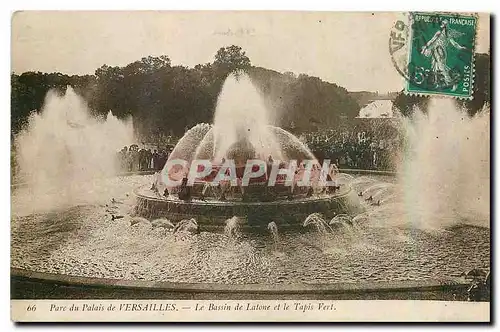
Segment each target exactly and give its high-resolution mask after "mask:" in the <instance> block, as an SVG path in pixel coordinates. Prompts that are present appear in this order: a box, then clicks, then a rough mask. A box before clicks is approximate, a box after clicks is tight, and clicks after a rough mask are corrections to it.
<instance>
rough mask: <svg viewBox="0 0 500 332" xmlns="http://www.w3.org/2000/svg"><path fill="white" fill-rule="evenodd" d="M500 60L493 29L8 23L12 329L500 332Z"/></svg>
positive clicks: (325, 19) (432, 23)
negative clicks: (498, 239) (368, 326)
mask: <svg viewBox="0 0 500 332" xmlns="http://www.w3.org/2000/svg"><path fill="white" fill-rule="evenodd" d="M490 53H491V46H490V14H488V13H465V12H314V11H309V12H306V11H17V12H15V13H13V14H12V35H11V72H10V74H11V75H10V85H11V95H10V97H11V100H10V102H11V105H10V106H11V109H10V118H11V123H10V125H11V133H10V152H11V155H10V165H11V168H10V182H11V186H10V194H11V216H10V291H11V308H12V312H11V319H12V320H14V321H129V320H130V321H214V320H217V321H245V320H246V321H249V320H252V321H362V320H375V321H377V320H379V321H380V320H385V321H393V320H399V321H426V320H428V319H430V320H433V321H461V320H466V321H489V320H490V316H489V315H490V304H489V303H490V290H491V286H490V280H491V278H490V270H491V228H490V218H491V213H490V209H491V205H490V181H491V175H490V169H491V168H490V167H491V160H490V155H491V152H490V127H491V122H490V105H491V91H490V86H491V84H490V80H491V70H492V69H491V58H490ZM380 300H383V302H379V301H380ZM374 301H378V302H374ZM384 303H386V304H384ZM419 304H422V310H420V309H419V310H414V309H412V308H414V306H415V305H419ZM424 304H425V306H424ZM389 308H393V309H391V310H392V311H391V310H389ZM398 312H399V313H400V316H397V315H398ZM426 315H429V316H426ZM395 317H396V318H395ZM430 317H433V318H430Z"/></svg>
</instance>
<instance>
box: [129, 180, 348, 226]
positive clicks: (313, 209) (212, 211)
mask: <svg viewBox="0 0 500 332" xmlns="http://www.w3.org/2000/svg"><path fill="white" fill-rule="evenodd" d="M351 192H352V190H351V187H350V186H342V187H341V188H340V190H338V191H336V192H335V193H332V194H323V195H321V196H314V197H301V198H298V197H294V198H292V199H290V200H278V201H271V202H242V201H219V200H206V201H202V200H192V201H182V200H179V199H176V198H160V197H158V196H156V195H155V194H154V193H153V192H152V191H151V190H149V189H148V186H142V187H139V188H137V189H135V190H134V194H135V196H136V198H137V204H136V211H135V212H136V214H137V215H138V216H141V217H144V218H148V219H154V218H168V219H169V220H171V221H174V222H178V221H180V220H182V219H190V218H195V219H196V221H197V222H198V225H200V227H201V230H211V229H218V228H223V227H225V225H226V221H227V219H229V218H232V217H234V216H237V217H238V218H240V219H241V220H242V222H243V224H242V225H241V226H242V227H243V228H264V229H265V228H267V225H268V223H269V222H271V221H274V222H275V223H276V224H277V225H278V227H279V228H280V229H282V228H291V227H302V223H303V222H304V220H305V219H306V218H307V216H308V215H310V214H311V213H322V214H323V215H324V216H325V217H327V218H332V217H334V216H335V215H336V214H341V213H347V212H349V211H352V209H354V208H355V207H354V206H352V204H350V199H349V195H350V193H351Z"/></svg>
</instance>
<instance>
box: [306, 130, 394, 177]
mask: <svg viewBox="0 0 500 332" xmlns="http://www.w3.org/2000/svg"><path fill="white" fill-rule="evenodd" d="M302 139H303V141H304V142H305V143H306V145H307V146H308V147H309V148H310V149H311V151H312V152H313V153H314V154H315V155H316V157H318V158H320V159H330V160H332V161H334V162H335V163H336V164H337V165H339V166H340V167H341V168H356V169H371V170H393V168H394V161H393V157H394V156H395V155H396V154H397V152H398V150H399V149H400V146H399V145H400V140H399V139H398V138H397V137H396V138H386V137H384V138H378V137H377V136H376V135H373V134H372V133H369V132H365V131H361V132H355V131H352V132H344V133H338V132H336V131H333V130H332V131H323V132H314V133H308V134H306V135H304V136H303V137H302Z"/></svg>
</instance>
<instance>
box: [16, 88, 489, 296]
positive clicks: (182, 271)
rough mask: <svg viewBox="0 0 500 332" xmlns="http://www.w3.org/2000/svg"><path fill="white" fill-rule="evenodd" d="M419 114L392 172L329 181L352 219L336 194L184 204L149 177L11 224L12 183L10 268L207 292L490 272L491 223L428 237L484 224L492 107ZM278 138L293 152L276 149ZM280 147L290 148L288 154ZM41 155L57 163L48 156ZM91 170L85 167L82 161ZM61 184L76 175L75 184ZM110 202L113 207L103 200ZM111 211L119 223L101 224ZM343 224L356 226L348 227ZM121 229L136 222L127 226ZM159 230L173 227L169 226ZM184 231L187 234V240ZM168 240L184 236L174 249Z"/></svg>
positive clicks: (109, 183) (187, 140) (191, 150)
mask: <svg viewBox="0 0 500 332" xmlns="http://www.w3.org/2000/svg"><path fill="white" fill-rule="evenodd" d="M230 79H232V78H230ZM233 83H234V82H233ZM247 83H248V82H247ZM245 84H246V83H245ZM233 88H234V87H233ZM249 95H252V94H251V93H250V94H249ZM242 103H245V100H243V101H242ZM218 107H222V106H221V105H219V106H218ZM430 107H431V108H430V110H429V113H428V115H424V114H420V113H418V114H417V115H416V116H415V119H414V121H404V123H403V126H402V129H403V130H404V132H405V133H408V135H407V137H408V144H407V147H408V148H407V150H406V151H405V153H404V154H403V155H402V158H401V160H402V162H401V167H400V172H399V174H400V175H398V176H397V178H393V179H390V180H388V179H387V177H377V176H374V177H373V178H371V177H368V176H356V175H341V176H339V179H338V180H339V181H340V180H341V181H340V182H341V183H342V184H345V185H346V186H348V185H349V186H352V187H353V188H354V189H355V192H353V194H354V196H355V197H354V199H355V200H357V201H356V203H357V204H360V203H361V205H363V206H364V207H365V209H366V211H364V212H363V213H362V214H358V215H355V213H354V212H352V213H351V211H352V210H351V209H348V211H349V212H346V209H345V204H344V203H346V202H347V203H351V202H354V201H355V200H353V199H351V198H349V199H346V200H345V201H344V199H345V197H344V196H342V195H344V193H342V191H341V192H340V196H328V195H325V196H318V197H314V196H313V197H297V196H293V197H291V199H288V198H287V199H276V200H274V201H265V202H261V201H257V202H241V201H231V200H229V198H230V197H229V198H228V200H226V201H219V200H217V199H214V198H213V197H208V198H207V200H206V201H200V200H197V199H196V198H194V199H193V200H191V201H189V202H184V201H181V200H179V199H173V198H169V197H167V198H165V197H158V196H156V195H155V194H153V193H151V192H149V191H148V190H149V188H150V187H151V186H150V181H152V176H131V177H127V178H126V179H123V178H116V179H107V178H106V179H102V180H99V181H96V182H95V183H96V187H97V188H93V190H95V191H96V192H102V193H106V194H107V195H106V200H105V202H107V203H108V204H106V205H104V204H90V205H86V206H72V207H71V209H66V210H62V211H50V213H46V214H40V213H33V214H31V215H29V216H21V217H20V216H19V213H17V212H19V210H20V206H22V204H24V203H25V202H26V201H29V199H26V197H27V196H26V193H24V192H22V191H21V189H15V190H14V191H13V203H12V206H13V212H14V213H13V217H12V220H11V225H12V226H11V229H12V231H11V232H12V250H11V251H12V256H11V257H12V263H11V264H12V266H13V267H14V268H19V269H26V270H34V271H41V272H50V273H59V274H60V273H63V274H70V275H72V274H73V275H79V276H87V277H101V278H103V277H104V278H112V279H123V278H125V279H135V280H138V279H145V280H148V281H169V282H181V283H186V282H188V283H191V282H192V283H209V286H207V287H212V283H226V284H233V285H237V284H246V283H253V284H260V285H262V284H264V285H272V284H276V283H283V284H294V285H296V284H300V283H308V284H309V283H311V284H314V283H323V284H331V283H339V282H349V283H355V282H359V281H364V282H367V281H368V282H373V283H374V285H376V282H377V281H380V280H385V281H388V282H391V281H393V280H405V281H411V280H418V281H419V282H420V281H422V280H428V279H443V280H445V279H446V280H447V279H448V278H449V277H451V276H456V275H460V273H461V272H463V271H467V270H468V269H472V268H476V267H478V266H479V267H485V268H487V267H489V258H490V257H489V230H488V229H485V228H484V227H469V226H464V227H455V228H451V229H450V230H449V231H447V232H428V231H427V229H428V227H438V228H444V227H447V226H450V225H454V224H456V223H472V222H473V221H474V222H476V223H478V224H480V225H486V226H487V225H489V216H488V214H489V182H487V181H486V180H488V181H489V167H486V165H488V166H489V154H488V152H489V113H488V112H485V113H483V114H479V115H477V116H476V117H474V118H472V119H471V118H468V117H467V116H465V115H463V114H462V113H461V112H460V111H459V110H456V109H455V108H454V106H453V105H452V104H451V103H449V102H448V101H435V102H432V103H431V106H430ZM439 112H443V114H441V113H439ZM462 116H463V119H462ZM227 117H229V115H227ZM445 120H446V121H445ZM269 121H271V120H269ZM64 123H65V122H64ZM44 126H48V123H47V124H44ZM72 126H73V127H75V126H74V124H72ZM432 126H438V127H439V129H438V130H435V129H433V128H432ZM73 127H71V125H70V126H69V128H66V130H67V131H69V132H71V133H72V135H73V134H74V132H72V131H71V130H76V129H77V128H73ZM76 127H78V126H76ZM267 128H268V129H269V131H270V132H272V133H274V134H275V135H276V137H278V138H277V139H276V141H277V142H278V143H279V144H280V146H281V148H282V149H281V151H279V153H281V155H282V156H283V157H284V158H287V157H288V156H289V153H292V152H293V150H295V149H296V150H297V151H299V154H303V155H307V150H304V149H302V148H300V146H299V145H297V144H296V143H293V139H292V138H290V134H283V135H281V134H279V133H280V132H281V131H280V130H278V129H276V128H275V127H272V126H268V127H267ZM273 128H274V129H273ZM80 129H83V128H80ZM31 130H32V131H33V132H36V130H38V129H36V130H35V129H31ZM109 130H113V129H109ZM447 131H450V132H451V133H448V132H447ZM45 132H48V131H45ZM56 134H57V133H56ZM68 135H69V134H68ZM42 136H43V135H42ZM436 136H438V137H439V138H436ZM69 137H73V136H71V135H70V136H69ZM213 137H214V134H213V126H210V125H198V126H195V127H193V128H192V129H191V130H190V131H188V132H187V133H186V136H185V137H184V138H183V139H182V140H181V141H180V142H179V144H178V146H177V147H176V150H174V154H177V155H178V156H181V157H182V156H186V158H191V159H192V158H194V157H195V156H196V154H197V153H200V154H201V153H202V152H201V150H204V149H201V150H200V149H198V147H199V146H202V145H203V141H205V142H215V141H214V140H213ZM286 137H288V138H289V139H288V138H286ZM285 138H286V139H285ZM246 139H247V141H250V140H254V138H248V137H247V138H246ZM441 140H443V141H441ZM288 141H290V142H292V143H291V145H287V143H285V142H288ZM58 142H59V141H58ZM254 142H255V141H254ZM470 142H472V143H470ZM219 143H221V144H222V142H220V141H219ZM219 143H217V144H213V145H211V143H210V144H206V145H205V146H206V147H209V146H210V147H211V148H210V149H206V150H204V151H208V152H203V154H206V155H207V156H208V157H209V159H211V158H216V157H215V156H216V154H217V153H218V152H216V151H222V150H224V149H225V148H224V147H223V145H224V144H222V145H218V144H219ZM26 144H27V143H25V144H24V145H22V146H23V147H24V146H26ZM31 144H36V143H35V142H33V143H31ZM254 144H255V143H254ZM216 145H217V146H219V148H217V150H216V149H214V146H216ZM287 146H293V148H290V149H288V150H287V148H286V147H287ZM233 147H234V145H233ZM296 147H297V148H296ZM26 148H27V149H30V147H29V146H26ZM268 148H269V147H266V146H264V148H262V147H257V148H255V149H254V150H252V151H259V149H261V151H266V152H265V153H267V152H269V150H266V149H268ZM20 150H21V149H20ZM57 151H59V153H62V156H64V155H65V153H66V152H65V150H64V149H59V148H58V149H57ZM197 151H198V152H197ZM231 151H237V149H233V148H231V147H230V148H229V150H228V152H227V154H228V155H230V154H231V153H232V152H231ZM246 151H248V150H246ZM50 152H51V151H49V152H48V153H50ZM25 153H26V152H25ZM271 153H275V152H271ZM276 153H277V152H276ZM49 156H51V157H53V159H56V160H57V159H58V158H59V155H56V154H49ZM83 165H86V164H83ZM464 165H465V166H466V167H464ZM63 166H64V165H61V167H63ZM88 167H94V166H93V165H92V163H91V165H89V166H88ZM81 171H82V172H83V170H81ZM75 172H76V171H75ZM69 173H70V174H73V173H72V172H69ZM76 173H77V174H78V172H76ZM414 174H417V175H418V176H414ZM440 176H441V177H440ZM54 178H56V179H58V178H59V177H58V176H55V177H54ZM78 178H80V176H76V177H75V179H78ZM66 179H67V181H76V180H72V179H73V178H72V177H68V178H66ZM457 179H459V180H460V179H462V180H463V181H462V182H461V183H460V182H457ZM388 181H389V182H391V183H388ZM124 183H125V184H124ZM54 185H58V183H55V184H54ZM139 186H144V188H147V189H144V190H142V189H141V190H136V193H138V196H139V200H138V202H137V205H134V204H135V202H133V200H131V199H128V198H127V197H126V195H127V193H128V192H130V191H131V190H132V188H137V187H139ZM82 187H84V185H82ZM141 188H142V187H141ZM214 189H217V188H214ZM433 191H436V192H433ZM360 192H361V193H363V192H365V193H366V195H373V196H374V197H375V199H378V197H380V200H381V202H382V203H381V205H380V206H372V205H370V204H368V203H366V202H365V201H364V200H365V199H366V198H367V197H356V193H360ZM149 194H150V195H149ZM337 194H338V193H337ZM44 197H45V196H44V195H42V196H41V197H39V198H40V199H44ZM54 197H55V196H54ZM57 197H58V199H60V197H59V196H57ZM75 197H82V195H80V194H79V195H75ZM111 197H115V198H116V199H115V201H114V202H113V201H112V202H111V204H109V201H110V198H111ZM477 198H479V199H477ZM54 201H55V199H54ZM119 202H123V204H120V203H119ZM455 202H460V204H458V203H457V204H456V203H455ZM76 204H78V202H74V205H76ZM132 206H137V207H138V211H137V212H138V213H137V215H142V216H143V217H144V216H145V217H147V219H145V218H135V219H134V217H132V216H131V215H127V213H126V212H124V211H125V209H126V208H130V207H132ZM420 209H422V210H425V209H429V211H428V213H426V211H421V210H420ZM311 212H314V213H313V214H311ZM110 213H115V215H120V216H121V215H123V216H124V217H123V218H120V219H116V220H113V221H110V218H109V215H110ZM347 213H348V214H349V215H346V214H347ZM234 216H238V218H236V217H234ZM350 216H352V217H353V218H352V223H353V226H350V225H349V220H350ZM159 217H162V219H160V220H158V218H159ZM165 217H168V220H167V219H165ZM193 217H195V218H196V220H193V219H191V218H193ZM148 220H153V221H152V222H149V221H148ZM137 221H139V222H137ZM302 221H304V223H303V225H304V226H305V227H310V225H314V226H312V227H314V228H315V229H317V230H318V232H301V231H296V232H288V231H283V230H284V229H285V226H286V225H287V224H290V225H294V226H297V225H298V226H300V225H301V224H302ZM131 222H134V223H135V222H137V223H136V224H135V225H133V226H131V225H130V223H131ZM330 223H331V225H330ZM161 225H163V227H162V226H161ZM174 225H175V226H174ZM213 225H217V226H218V227H220V228H224V229H225V232H226V235H227V234H229V235H230V234H233V236H234V234H236V233H239V230H240V229H241V230H243V228H244V227H247V226H248V225H250V226H252V227H253V226H256V227H257V226H258V227H261V228H262V229H263V230H264V231H265V236H259V234H254V235H255V236H248V237H247V236H241V237H238V241H228V237H227V236H225V235H222V234H219V233H218V232H209V231H206V230H210V226H213ZM162 228H163V229H165V228H166V229H168V228H175V229H176V231H175V232H166V231H164V230H163V229H162ZM414 228H424V229H425V230H426V231H421V230H420V229H414ZM200 229H201V230H203V231H202V232H199V230H200ZM278 230H279V232H278ZM192 233H196V235H194V236H191V234H192ZM179 236H180V238H181V239H184V238H185V239H188V240H187V241H177V240H179ZM271 237H272V239H271ZM471 243H473V244H474V245H471ZM278 246H279V248H278ZM278 249H279V250H278Z"/></svg>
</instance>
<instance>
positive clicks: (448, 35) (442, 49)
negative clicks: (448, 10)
mask: <svg viewBox="0 0 500 332" xmlns="http://www.w3.org/2000/svg"><path fill="white" fill-rule="evenodd" d="M461 35H462V33H461V32H459V31H456V30H454V29H449V28H448V21H447V20H443V21H442V22H441V26H440V30H438V31H437V32H436V33H435V34H434V36H433V37H432V38H431V39H430V40H429V41H428V42H427V43H426V44H425V46H424V47H422V50H421V53H422V54H423V55H424V56H426V57H431V64H432V71H433V73H434V77H435V78H436V82H440V83H442V84H443V85H444V86H452V85H453V87H452V91H455V90H456V89H457V82H454V79H453V77H452V76H451V69H450V67H448V65H447V58H448V54H447V47H448V45H450V44H451V45H452V46H453V47H455V48H457V49H459V50H464V49H466V47H464V46H462V45H460V44H458V43H457V42H456V41H455V39H454V38H456V37H460V36H461Z"/></svg>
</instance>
